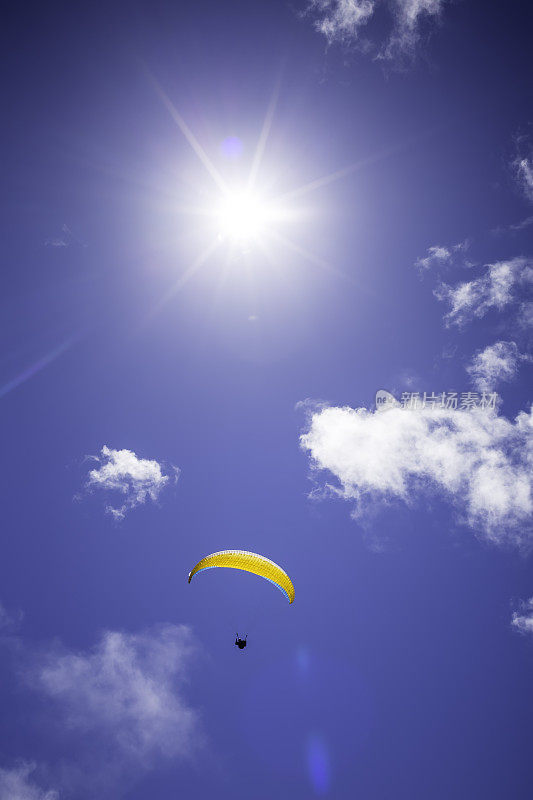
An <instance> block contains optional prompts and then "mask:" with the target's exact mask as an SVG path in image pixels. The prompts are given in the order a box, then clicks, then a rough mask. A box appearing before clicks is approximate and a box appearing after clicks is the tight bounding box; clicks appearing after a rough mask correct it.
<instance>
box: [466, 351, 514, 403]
mask: <svg viewBox="0 0 533 800" xmlns="http://www.w3.org/2000/svg"><path fill="white" fill-rule="evenodd" d="M528 360H529V357H528V356H525V355H523V354H522V353H520V351H519V349H518V347H517V345H516V342H502V341H500V342H495V343H494V344H491V345H488V346H487V347H485V348H484V349H483V350H479V351H478V352H477V353H476V354H475V355H474V357H473V359H472V361H471V362H470V364H468V365H467V366H466V371H467V372H468V374H469V375H470V376H471V378H472V381H473V383H474V386H475V387H476V388H477V389H479V391H482V392H490V391H493V390H494V389H495V388H496V386H497V385H498V383H500V382H506V383H509V382H510V381H512V380H513V378H514V377H515V376H516V374H517V372H518V368H519V366H520V362H521V361H528Z"/></svg>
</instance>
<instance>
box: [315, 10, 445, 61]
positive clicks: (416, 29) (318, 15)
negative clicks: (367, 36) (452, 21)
mask: <svg viewBox="0 0 533 800" xmlns="http://www.w3.org/2000/svg"><path fill="white" fill-rule="evenodd" d="M445 2H446V0H388V2H384V0H310V2H309V3H308V5H307V8H306V10H305V11H304V14H303V16H310V17H312V18H313V19H314V27H315V30H317V31H318V32H319V33H321V34H322V35H323V36H325V38H326V40H327V43H328V45H332V44H337V43H339V44H354V43H358V44H360V32H361V29H362V28H363V27H364V26H366V25H367V24H368V23H369V22H370V20H371V19H372V17H373V16H374V14H375V12H376V9H377V8H378V7H379V6H388V8H389V10H390V14H391V17H392V29H391V32H390V35H389V36H388V38H387V39H386V40H385V41H384V42H381V43H372V42H370V41H368V40H366V41H365V43H364V44H365V47H364V49H365V50H367V51H370V50H372V51H374V57H375V58H376V59H381V60H385V61H390V62H392V61H398V60H402V59H405V58H406V57H407V58H413V57H414V54H415V51H416V47H417V45H418V42H419V39H420V28H421V24H422V22H423V20H426V19H431V18H433V19H436V18H438V17H439V15H440V13H441V11H442V8H443V6H444V4H445Z"/></svg>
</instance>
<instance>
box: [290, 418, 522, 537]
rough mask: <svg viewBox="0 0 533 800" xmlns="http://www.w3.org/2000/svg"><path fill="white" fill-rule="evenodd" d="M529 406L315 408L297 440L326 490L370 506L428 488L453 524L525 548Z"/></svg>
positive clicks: (407, 498) (361, 507) (358, 509)
mask: <svg viewBox="0 0 533 800" xmlns="http://www.w3.org/2000/svg"><path fill="white" fill-rule="evenodd" d="M532 421H533V411H532V413H531V414H527V413H525V412H521V413H520V414H518V416H517V418H516V420H515V422H514V423H513V422H510V421H509V420H507V419H506V418H504V417H500V416H498V415H497V414H496V412H494V411H492V410H488V409H475V410H468V411H466V410H459V409H456V410H454V409H437V408H435V409H431V408H427V409H413V410H411V409H405V408H391V409H389V410H387V411H386V412H382V413H379V412H373V411H369V410H367V409H366V408H357V409H354V408H350V407H322V408H319V409H318V410H316V411H315V412H314V413H312V415H311V417H310V421H309V429H308V431H307V433H305V434H303V435H302V436H301V437H300V444H301V447H302V449H303V450H305V451H306V452H307V453H308V454H309V456H310V459H311V467H312V471H313V473H314V475H315V476H318V474H319V473H321V472H329V473H331V475H333V476H334V477H335V478H336V479H337V481H338V485H332V484H330V483H329V482H328V481H327V480H326V481H325V482H324V484H323V492H325V494H326V495H329V496H334V497H339V498H342V499H344V500H349V501H353V503H354V508H353V512H352V516H353V517H354V518H355V519H357V518H359V517H363V516H364V515H365V513H366V512H367V511H369V510H370V508H371V507H373V506H376V505H379V504H387V503H389V502H391V501H401V502H403V503H405V504H406V505H408V506H409V505H411V504H412V503H413V498H415V497H416V496H417V495H418V496H423V495H424V494H427V493H429V494H432V493H433V494H436V495H439V496H443V497H445V498H447V499H448V501H449V502H450V503H451V505H452V506H453V507H454V508H455V509H456V511H457V512H458V514H459V521H460V522H462V523H464V524H466V525H468V526H469V527H470V528H472V529H473V530H474V531H475V532H476V533H481V534H483V535H484V536H485V537H486V538H488V539H489V540H491V541H493V542H496V543H503V542H510V543H513V544H517V545H524V544H526V543H528V542H529V541H530V538H531V534H532V531H531V514H532V511H533V499H532V494H533V488H532V468H533V422H532Z"/></svg>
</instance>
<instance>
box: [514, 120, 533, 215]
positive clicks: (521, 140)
mask: <svg viewBox="0 0 533 800" xmlns="http://www.w3.org/2000/svg"><path fill="white" fill-rule="evenodd" d="M515 141H516V156H515V158H514V160H513V162H512V164H511V167H512V170H513V172H514V176H515V178H516V181H517V183H518V185H519V187H520V189H521V190H522V192H523V193H524V195H525V196H526V197H527V199H528V200H531V201H532V202H533V143H532V141H531V137H530V136H528V135H527V134H520V135H518V136H517V137H516V139H515Z"/></svg>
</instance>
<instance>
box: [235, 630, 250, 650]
mask: <svg viewBox="0 0 533 800" xmlns="http://www.w3.org/2000/svg"><path fill="white" fill-rule="evenodd" d="M235 636H236V639H235V644H236V645H237V647H238V648H239V650H244V648H245V647H246V640H247V638H248V634H246V636H245V637H244V639H240V638H239V634H238V633H236V634H235Z"/></svg>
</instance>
